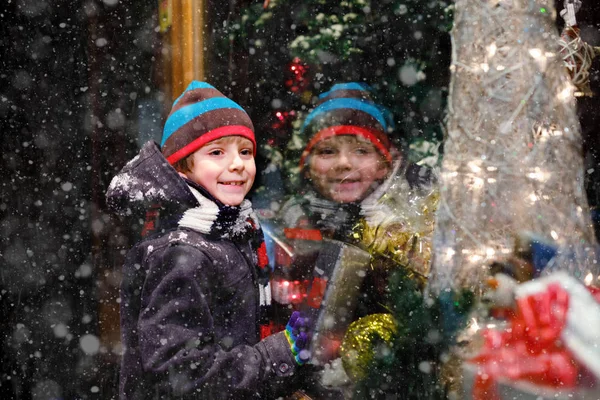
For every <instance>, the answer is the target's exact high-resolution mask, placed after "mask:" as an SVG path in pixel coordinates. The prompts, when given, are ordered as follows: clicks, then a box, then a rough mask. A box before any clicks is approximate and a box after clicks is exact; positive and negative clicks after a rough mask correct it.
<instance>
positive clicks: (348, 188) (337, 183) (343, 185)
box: [307, 135, 389, 203]
mask: <svg viewBox="0 0 600 400" xmlns="http://www.w3.org/2000/svg"><path fill="white" fill-rule="evenodd" d="M388 172H389V167H388V164H387V162H386V161H385V159H384V158H383V156H382V155H381V154H379V152H378V151H377V149H376V148H375V146H374V145H373V144H372V143H371V142H369V141H368V140H365V139H362V138H361V137H358V136H354V135H341V136H332V137H330V138H327V139H324V140H322V141H321V142H319V143H317V144H316V145H315V147H314V148H313V150H312V152H311V155H310V159H309V162H308V172H307V174H308V178H309V179H310V180H311V181H312V184H313V186H314V187H315V189H316V190H317V191H318V192H319V193H320V194H321V195H322V196H323V197H325V198H327V199H329V200H333V201H336V202H338V203H350V202H355V201H361V200H363V199H364V198H365V197H367V196H368V195H369V194H370V193H371V192H372V191H373V190H374V189H375V188H376V187H377V186H378V185H379V183H380V181H381V180H382V179H383V178H385V176H386V175H387V174H388Z"/></svg>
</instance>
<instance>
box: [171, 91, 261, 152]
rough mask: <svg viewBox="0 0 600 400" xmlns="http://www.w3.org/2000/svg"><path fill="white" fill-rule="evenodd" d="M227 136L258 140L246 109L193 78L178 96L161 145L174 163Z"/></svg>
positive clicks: (253, 141) (254, 141)
mask: <svg viewBox="0 0 600 400" xmlns="http://www.w3.org/2000/svg"><path fill="white" fill-rule="evenodd" d="M224 136H243V137H245V138H247V139H249V140H251V141H252V143H254V151H255V153H256V140H255V138H254V126H253V125H252V121H251V120H250V117H249V116H248V114H246V111H244V109H243V108H242V107H240V106H239V104H237V103H236V102H234V101H233V100H230V99H228V98H227V97H225V96H224V95H223V94H222V93H221V92H219V91H218V90H217V89H215V88H214V87H213V86H211V85H209V84H208V83H206V82H198V81H193V82H192V83H190V85H189V86H188V87H187V89H185V91H184V92H183V94H182V95H181V96H179V97H178V98H177V100H175V102H174V103H173V108H172V109H171V113H170V114H169V117H168V118H167V122H166V123H165V127H164V129H163V136H162V141H161V143H160V147H161V150H162V153H163V155H164V156H165V158H166V159H167V161H169V163H170V164H174V163H176V162H177V161H179V160H181V159H183V158H185V157H187V156H188V155H190V154H192V153H193V152H195V151H196V150H198V149H199V148H200V147H202V146H204V145H205V144H206V143H208V142H210V141H213V140H215V139H219V138H221V137H224Z"/></svg>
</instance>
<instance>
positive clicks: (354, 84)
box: [319, 82, 373, 99]
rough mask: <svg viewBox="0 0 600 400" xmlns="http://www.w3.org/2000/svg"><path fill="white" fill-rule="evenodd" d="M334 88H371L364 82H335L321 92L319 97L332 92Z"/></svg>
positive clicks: (369, 90)
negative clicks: (326, 90) (325, 90)
mask: <svg viewBox="0 0 600 400" xmlns="http://www.w3.org/2000/svg"><path fill="white" fill-rule="evenodd" d="M336 90H363V91H367V92H371V91H372V90H373V89H371V86H369V85H367V84H366V83H360V82H348V83H336V84H335V85H333V86H332V87H331V89H329V91H328V92H325V93H321V94H320V95H319V98H320V99H322V98H325V97H327V96H329V95H330V94H331V93H332V92H335V91H336Z"/></svg>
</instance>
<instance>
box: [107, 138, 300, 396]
mask: <svg viewBox="0 0 600 400" xmlns="http://www.w3.org/2000/svg"><path fill="white" fill-rule="evenodd" d="M107 201H108V204H109V206H110V207H112V208H113V209H114V210H115V211H117V212H121V213H128V212H131V210H132V209H133V208H134V207H136V206H137V205H138V204H139V203H143V204H145V205H147V204H153V205H159V206H160V207H161V210H162V211H163V212H165V210H167V211H168V214H167V220H169V219H170V220H171V221H170V223H167V224H166V225H165V224H163V225H162V226H160V228H159V232H157V233H155V234H154V235H151V236H149V237H148V238H146V239H144V240H142V241H141V242H139V243H137V244H136V245H135V246H134V247H133V248H132V249H131V251H130V252H129V253H128V255H127V259H126V262H125V265H124V267H123V281H122V286H121V332H122V335H121V336H122V345H123V349H124V350H123V359H122V363H121V376H120V397H121V399H146V398H152V399H159V398H160V399H162V398H179V397H184V398H207V399H223V398H228V399H229V398H231V399H242V398H274V397H275V396H276V394H275V391H276V390H277V388H279V387H281V384H282V382H285V381H286V380H287V379H288V378H289V377H290V376H292V375H293V374H294V372H295V369H296V368H295V365H296V364H295V362H294V357H293V354H292V352H291V350H290V348H289V346H288V343H287V340H286V338H285V336H284V335H283V333H277V334H274V335H271V336H268V337H267V338H265V339H263V340H260V337H259V327H258V319H259V315H258V314H259V290H258V283H257V271H256V266H255V262H254V261H255V258H254V257H255V254H254V253H253V251H252V247H251V245H250V241H249V240H233V239H230V238H226V237H214V236H211V235H207V234H203V233H200V232H198V231H197V230H194V229H190V228H185V227H182V226H179V225H178V224H177V219H178V218H179V216H180V215H181V214H180V213H181V212H184V211H185V210H186V209H189V208H191V207H198V205H199V203H198V201H197V200H196V198H195V197H194V195H193V194H192V193H191V191H190V188H189V186H188V184H187V183H186V182H185V180H183V179H182V178H180V177H179V175H178V174H177V172H176V171H175V170H174V169H173V168H172V167H171V166H170V165H169V164H168V162H167V161H166V160H165V159H164V157H163V156H162V154H161V153H160V150H159V148H158V146H157V145H156V144H155V143H153V142H150V143H148V144H146V145H145V146H144V147H143V148H142V150H141V151H140V154H139V155H138V156H137V157H136V158H134V159H133V160H132V161H130V162H129V163H128V164H127V165H126V166H125V167H124V168H123V170H122V171H121V172H120V173H119V175H117V176H116V177H115V178H114V179H113V181H112V183H111V186H110V188H109V190H108V192H107Z"/></svg>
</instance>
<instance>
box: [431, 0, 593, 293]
mask: <svg viewBox="0 0 600 400" xmlns="http://www.w3.org/2000/svg"><path fill="white" fill-rule="evenodd" d="M555 18H556V10H555V8H554V0H457V1H456V9H455V23H454V28H453V31H452V40H453V54H452V66H451V72H452V81H451V84H450V94H449V120H448V126H447V128H448V129H447V137H446V139H445V140H446V141H445V148H444V154H445V155H444V160H443V164H442V171H441V176H440V188H441V196H440V204H439V208H438V210H437V215H436V228H435V233H434V242H433V249H434V259H433V266H432V274H431V277H430V283H429V284H430V287H431V288H432V289H433V290H434V291H437V292H439V291H440V290H443V289H446V288H462V287H468V288H470V289H474V290H476V291H481V290H483V289H484V286H485V284H484V282H485V280H486V278H487V277H488V274H489V265H490V262H491V261H493V260H499V259H505V258H508V257H510V256H511V255H512V254H513V252H514V247H515V237H516V235H517V234H520V233H522V232H525V231H528V232H533V233H534V234H536V235H538V236H541V237H544V238H547V240H549V241H551V242H554V243H555V244H556V245H557V246H560V248H561V249H562V250H561V256H560V257H562V260H561V261H560V262H557V263H555V265H560V268H565V269H567V270H569V272H571V273H572V274H573V275H575V276H577V277H581V279H586V281H589V280H596V279H597V278H598V271H597V268H596V266H597V265H596V264H595V262H596V261H595V259H594V254H593V248H594V247H595V245H596V240H595V237H594V233H593V228H592V224H591V219H590V216H589V208H588V203H587V200H586V196H585V192H584V176H583V173H584V171H583V159H582V152H581V137H580V127H579V121H578V119H577V116H576V112H575V99H574V96H573V93H574V87H573V85H572V84H571V82H570V80H569V78H568V76H567V71H566V69H565V67H564V65H563V62H562V59H561V57H560V54H559V46H558V39H559V38H558V33H557V29H556V26H555Z"/></svg>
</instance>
